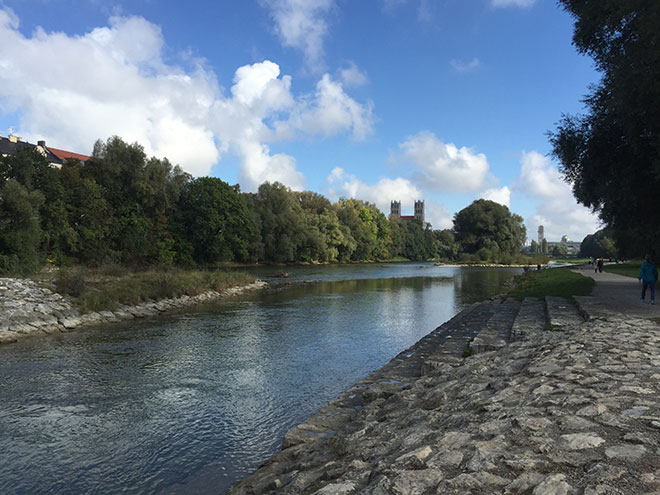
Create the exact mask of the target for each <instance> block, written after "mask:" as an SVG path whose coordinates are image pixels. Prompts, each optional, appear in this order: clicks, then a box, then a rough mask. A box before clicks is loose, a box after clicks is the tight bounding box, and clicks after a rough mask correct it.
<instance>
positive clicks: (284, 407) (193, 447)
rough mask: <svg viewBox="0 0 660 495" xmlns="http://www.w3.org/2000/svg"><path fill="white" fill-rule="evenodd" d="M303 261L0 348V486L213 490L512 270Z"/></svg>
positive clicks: (3, 489) (2, 489)
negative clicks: (173, 305) (184, 306)
mask: <svg viewBox="0 0 660 495" xmlns="http://www.w3.org/2000/svg"><path fill="white" fill-rule="evenodd" d="M342 270H343V271H342ZM301 272H304V273H302V274H301V273H299V272H295V273H292V275H291V278H292V279H297V280H302V279H304V278H305V277H306V276H308V275H310V274H311V275H313V277H315V278H316V279H321V280H323V281H322V282H319V283H315V284H310V285H303V286H295V287H290V288H288V289H286V290H282V291H280V292H275V293H258V294H254V295H250V296H244V297H240V298H235V299H232V300H231V301H226V302H222V303H216V304H212V305H209V306H207V307H205V308H203V309H202V310H200V311H197V312H194V313H189V314H177V315H169V316H167V317H160V318H154V319H151V320H147V321H136V322H130V323H123V324H116V325H113V326H109V327H105V328H99V329H94V330H91V331H86V332H74V333H71V334H66V335H60V336H53V337H45V338H43V339H33V340H30V341H25V342H21V343H18V344H15V345H11V346H4V347H1V348H0V374H1V376H2V377H3V380H2V381H0V398H1V399H2V402H1V403H0V404H1V405H0V451H1V452H3V462H2V463H0V493H35V492H38V493H55V492H57V493H81V492H99V493H106V492H118V491H122V492H127V493H177V492H179V493H187V492H191V491H196V492H197V493H210V492H213V493H218V492H220V493H222V492H223V491H224V490H226V489H227V488H228V487H229V486H231V485H232V484H233V483H234V482H235V481H237V480H238V479H240V478H241V477H243V476H245V475H247V474H249V473H250V472H251V471H252V470H253V469H254V468H255V467H256V466H258V465H259V464H260V463H261V462H262V461H263V460H264V459H265V458H266V457H268V456H269V455H271V454H272V453H274V452H275V451H276V450H277V449H278V448H279V445H280V443H281V439H282V436H283V435H284V433H285V432H286V431H287V430H288V429H289V428H291V427H292V426H294V425H295V424H297V423H299V422H300V421H302V420H303V419H304V418H306V417H307V416H309V415H310V414H312V413H313V412H314V411H315V410H317V409H318V408H319V407H321V406H322V405H324V404H325V403H326V402H327V401H328V400H331V399H332V398H334V397H336V396H337V395H339V394H340V393H341V392H342V391H343V390H344V389H346V388H347V387H348V386H350V385H351V384H353V383H354V382H356V381H358V380H359V379H361V378H362V377H364V376H366V375H367V374H368V373H369V372H370V371H371V370H373V369H376V368H378V367H380V366H382V365H383V364H385V363H386V362H387V361H389V360H390V359H391V358H392V357H393V356H394V355H396V354H397V353H398V352H400V351H401V350H403V349H405V348H407V347H409V346H410V345H412V344H413V343H414V342H416V341H417V340H419V339H420V338H421V337H422V336H424V335H425V334H426V333H428V332H429V331H430V330H432V329H433V328H435V327H436V326H437V325H439V324H440V323H442V322H443V321H446V320H447V319H449V318H450V317H451V316H452V315H453V314H454V313H455V312H457V311H458V310H459V309H460V308H461V307H463V306H464V305H466V304H470V303H472V302H474V301H475V300H478V299H481V298H483V297H486V296H489V295H491V294H493V293H495V292H496V291H497V290H498V287H499V286H500V284H501V283H502V281H503V280H505V279H507V278H509V277H510V276H511V273H512V272H511V271H505V270H484V269H459V268H455V267H448V268H446V267H433V266H432V265H428V264H405V265H398V266H394V268H391V269H388V268H386V267H382V266H366V267H365V266H357V267H342V269H341V270H340V269H337V267H310V270H307V269H306V268H305V269H303V270H301ZM388 273H391V274H392V275H393V277H391V278H385V277H384V275H386V274H388ZM421 274H423V275H424V276H422V275H421ZM369 277H374V278H369Z"/></svg>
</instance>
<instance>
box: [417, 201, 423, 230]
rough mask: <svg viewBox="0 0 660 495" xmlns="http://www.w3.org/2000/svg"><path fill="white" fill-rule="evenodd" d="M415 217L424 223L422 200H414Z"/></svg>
mask: <svg viewBox="0 0 660 495" xmlns="http://www.w3.org/2000/svg"><path fill="white" fill-rule="evenodd" d="M415 218H416V219H418V220H421V221H422V224H423V223H424V201H423V200H422V201H415Z"/></svg>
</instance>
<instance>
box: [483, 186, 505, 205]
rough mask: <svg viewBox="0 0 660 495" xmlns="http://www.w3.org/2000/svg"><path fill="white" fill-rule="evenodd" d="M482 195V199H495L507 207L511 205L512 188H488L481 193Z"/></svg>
mask: <svg viewBox="0 0 660 495" xmlns="http://www.w3.org/2000/svg"><path fill="white" fill-rule="evenodd" d="M480 197H481V198H482V199H488V200H490V201H495V202H496V203H499V204H501V205H504V206H506V207H507V208H508V207H509V206H511V189H509V188H508V187H507V186H504V187H500V188H499V189H497V188H495V189H487V190H486V191H484V192H482V193H481V195H480Z"/></svg>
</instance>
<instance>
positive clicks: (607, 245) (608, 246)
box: [598, 237, 616, 258]
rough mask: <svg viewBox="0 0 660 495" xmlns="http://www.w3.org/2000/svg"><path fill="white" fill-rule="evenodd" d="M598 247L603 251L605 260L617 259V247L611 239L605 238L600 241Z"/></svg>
mask: <svg viewBox="0 0 660 495" xmlns="http://www.w3.org/2000/svg"><path fill="white" fill-rule="evenodd" d="M598 247H600V250H601V251H602V253H603V254H602V256H603V257H605V258H615V257H616V246H615V245H614V241H613V240H612V239H611V238H609V237H603V238H602V239H601V240H600V241H598Z"/></svg>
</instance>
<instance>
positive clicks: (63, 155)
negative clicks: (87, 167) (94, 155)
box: [48, 146, 91, 162]
mask: <svg viewBox="0 0 660 495" xmlns="http://www.w3.org/2000/svg"><path fill="white" fill-rule="evenodd" d="M48 150H49V151H51V152H52V153H53V154H54V155H55V156H56V157H57V158H59V159H60V160H68V159H69V158H76V159H77V160H80V161H81V162H86V161H87V160H89V159H90V158H91V156H87V155H81V154H80V153H73V152H72V151H65V150H58V149H57V148H51V147H50V146H49V147H48Z"/></svg>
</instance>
